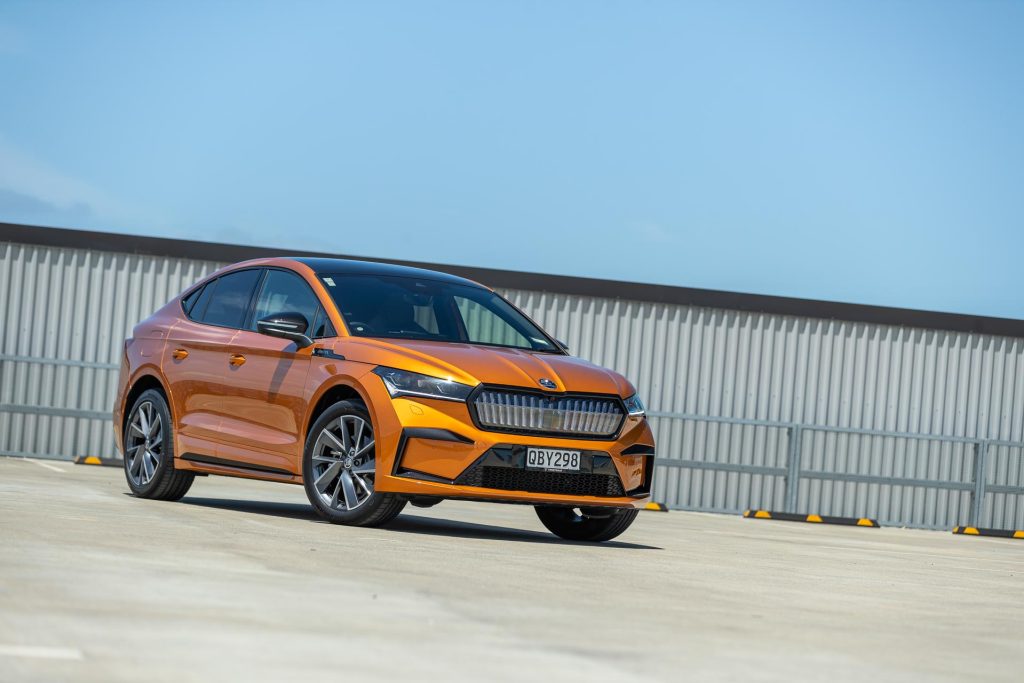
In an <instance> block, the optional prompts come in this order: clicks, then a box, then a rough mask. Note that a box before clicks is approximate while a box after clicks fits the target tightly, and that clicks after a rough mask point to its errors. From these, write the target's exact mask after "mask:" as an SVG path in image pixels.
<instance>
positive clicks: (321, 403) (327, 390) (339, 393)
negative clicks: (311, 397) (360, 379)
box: [302, 382, 373, 443]
mask: <svg viewBox="0 0 1024 683" xmlns="http://www.w3.org/2000/svg"><path fill="white" fill-rule="evenodd" d="M353 399H354V400H357V401H359V402H360V403H362V404H363V405H364V406H366V409H367V410H368V411H369V412H370V415H371V417H372V416H373V409H372V406H371V404H370V400H369V399H368V398H367V397H366V395H365V394H364V393H363V391H362V389H361V388H360V387H357V386H356V385H355V384H350V383H348V382H336V383H334V384H331V385H329V386H326V387H324V388H323V389H322V390H321V392H320V395H319V396H318V397H317V398H316V400H315V401H311V402H310V403H311V404H312V406H313V407H312V408H311V409H310V411H309V415H307V416H306V424H305V431H304V432H303V435H302V442H303V443H305V442H306V439H307V438H308V437H309V431H310V430H311V429H312V428H313V423H314V422H316V421H317V418H319V417H320V416H321V415H322V414H323V412H324V411H325V410H327V409H328V408H329V407H331V406H332V405H334V404H335V403H337V402H338V401H348V400H353Z"/></svg>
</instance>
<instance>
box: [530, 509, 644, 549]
mask: <svg viewBox="0 0 1024 683" xmlns="http://www.w3.org/2000/svg"><path fill="white" fill-rule="evenodd" d="M535 509H536V510H537V516H538V517H540V522H541V524H543V525H544V526H545V527H547V529H548V531H550V532H551V533H553V534H554V535H555V536H558V537H559V538H564V539H566V540H568V541H590V542H592V543H601V542H602V541H610V540H611V539H613V538H615V537H616V536H618V535H619V534H621V533H622V532H623V531H625V530H626V529H628V528H629V525H630V524H632V523H633V520H634V519H636V516H637V515H638V514H639V513H640V511H639V510H636V509H634V508H629V509H626V510H622V509H619V508H582V509H578V508H571V507H555V506H547V505H538V506H537V507H536V508H535Z"/></svg>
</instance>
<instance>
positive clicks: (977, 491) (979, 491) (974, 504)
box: [967, 441, 988, 526]
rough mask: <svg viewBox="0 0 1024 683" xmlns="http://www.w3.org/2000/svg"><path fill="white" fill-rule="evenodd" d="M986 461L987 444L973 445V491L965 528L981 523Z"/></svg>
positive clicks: (979, 442) (982, 442) (977, 443)
mask: <svg viewBox="0 0 1024 683" xmlns="http://www.w3.org/2000/svg"><path fill="white" fill-rule="evenodd" d="M987 459H988V442H987V441H977V442H975V444H974V481H973V482H972V483H973V484H974V490H973V491H972V492H971V509H970V512H968V515H967V526H978V524H980V523H981V511H982V505H983V504H984V502H985V470H986V468H985V461H986V460H987Z"/></svg>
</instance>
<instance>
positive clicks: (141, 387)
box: [119, 372, 174, 434]
mask: <svg viewBox="0 0 1024 683" xmlns="http://www.w3.org/2000/svg"><path fill="white" fill-rule="evenodd" d="M149 389H156V390H157V391H159V392H160V393H161V394H163V397H164V400H165V401H166V402H167V409H168V410H169V411H171V420H172V421H173V420H174V409H173V407H172V406H171V397H170V395H169V394H168V393H167V388H166V387H165V386H164V383H163V382H162V381H161V380H160V378H159V377H157V376H156V375H155V374H151V373H148V372H147V373H143V374H141V375H139V376H138V377H136V378H135V380H134V381H133V382H132V384H131V388H129V389H128V393H126V394H125V398H124V410H122V411H121V424H120V425H119V426H120V429H121V433H122V434H123V433H124V430H125V428H126V427H127V426H128V418H129V416H130V413H131V410H132V406H133V405H135V401H136V400H137V399H138V398H139V396H141V395H142V394H143V393H144V392H146V391H148V390H149Z"/></svg>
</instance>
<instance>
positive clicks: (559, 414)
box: [473, 389, 624, 437]
mask: <svg viewBox="0 0 1024 683" xmlns="http://www.w3.org/2000/svg"><path fill="white" fill-rule="evenodd" d="M473 407H474V408H475V409H476V416H477V420H478V421H479V422H480V425H481V426H483V427H484V428H485V429H496V430H501V431H513V432H534V433H539V434H566V435H578V436H584V437H612V436H614V435H615V434H616V433H617V432H618V431H619V427H620V426H622V419H623V417H624V413H623V410H622V405H621V403H620V402H619V401H617V400H616V399H614V398H604V397H589V396H555V397H549V396H544V395H541V394H534V393H528V392H522V391H508V390H504V389H484V390H483V391H481V392H480V393H479V394H477V396H476V398H475V399H473Z"/></svg>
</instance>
